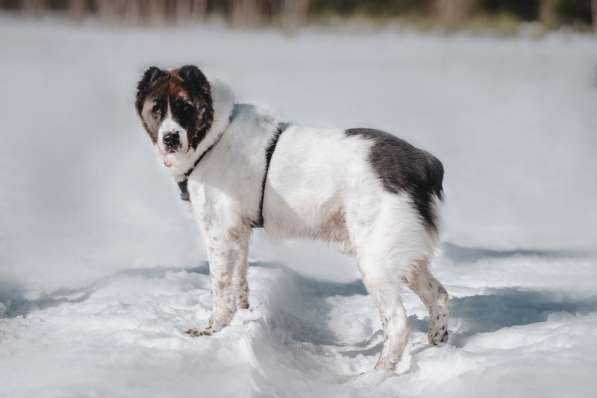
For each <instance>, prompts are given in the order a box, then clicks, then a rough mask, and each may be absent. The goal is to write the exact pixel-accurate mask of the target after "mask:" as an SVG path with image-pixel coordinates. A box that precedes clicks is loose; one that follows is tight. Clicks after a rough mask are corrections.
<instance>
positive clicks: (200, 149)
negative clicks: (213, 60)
mask: <svg viewBox="0 0 597 398" xmlns="http://www.w3.org/2000/svg"><path fill="white" fill-rule="evenodd" d="M210 88H211V96H212V104H213V109H214V118H213V122H212V125H211V127H210V129H209V131H208V132H207V134H205V137H204V138H203V139H202V140H201V142H199V144H198V145H197V148H195V150H193V149H192V148H191V149H190V150H189V152H188V153H187V154H181V155H182V156H180V157H179V158H178V159H177V162H176V163H175V164H173V165H172V167H171V168H170V169H169V171H170V173H171V174H172V175H173V176H174V178H175V179H176V181H182V180H185V179H186V178H187V176H185V173H187V172H188V171H189V170H192V169H193V167H194V165H195V164H196V162H197V160H198V159H199V158H200V157H201V156H202V155H203V154H204V153H205V151H207V150H209V149H210V148H212V147H213V146H214V144H215V143H217V141H218V140H219V139H220V138H221V137H222V134H223V133H224V131H225V130H226V128H227V127H228V124H229V123H230V114H231V113H232V109H233V107H234V94H233V93H232V90H231V89H230V88H229V87H228V86H227V85H226V84H224V83H223V82H220V81H219V80H212V81H210Z"/></svg>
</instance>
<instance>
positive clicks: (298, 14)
mask: <svg viewBox="0 0 597 398" xmlns="http://www.w3.org/2000/svg"><path fill="white" fill-rule="evenodd" d="M280 13H281V22H282V26H283V27H285V28H287V29H290V30H294V29H296V28H298V27H299V26H302V25H304V24H305V23H306V22H307V15H308V13H309V0H282V7H281V10H280Z"/></svg>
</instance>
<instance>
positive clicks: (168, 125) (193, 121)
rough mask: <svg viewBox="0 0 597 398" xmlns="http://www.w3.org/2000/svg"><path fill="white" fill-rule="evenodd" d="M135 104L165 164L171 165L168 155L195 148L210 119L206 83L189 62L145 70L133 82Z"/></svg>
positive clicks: (212, 114) (170, 156) (181, 153)
mask: <svg viewBox="0 0 597 398" xmlns="http://www.w3.org/2000/svg"><path fill="white" fill-rule="evenodd" d="M135 105H136V108H137V113H138V114H139V116H140V117H141V121H142V122H143V127H145V130H146V131H147V134H149V138H150V139H151V141H152V143H153V144H154V146H155V147H156V148H157V150H158V151H159V153H160V155H161V157H162V158H163V160H164V165H166V167H170V166H171V165H172V163H170V161H169V160H168V159H169V158H175V157H176V156H178V155H180V156H186V155H187V154H188V153H189V152H192V151H195V150H196V149H197V145H198V144H199V143H200V142H201V140H202V139H203V138H204V137H205V135H206V134H207V132H208V131H209V129H210V128H211V126H212V123H213V118H214V109H213V103H212V93H211V88H210V85H209V82H208V81H207V79H206V77H205V75H204V74H203V73H202V72H201V71H200V70H199V68H197V67H196V66H193V65H185V66H183V67H181V68H179V69H175V70H169V71H166V70H161V69H159V68H157V67H155V66H152V67H150V68H149V69H147V71H145V74H144V75H143V78H142V79H141V80H140V81H139V84H138V85H137V99H136V101H135Z"/></svg>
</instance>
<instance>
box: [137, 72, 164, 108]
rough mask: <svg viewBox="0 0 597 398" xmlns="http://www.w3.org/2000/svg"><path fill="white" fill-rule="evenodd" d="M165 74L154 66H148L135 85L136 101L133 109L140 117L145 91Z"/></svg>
mask: <svg viewBox="0 0 597 398" xmlns="http://www.w3.org/2000/svg"><path fill="white" fill-rule="evenodd" d="M165 74H166V72H164V71H163V70H161V69H160V68H158V67H156V66H150V67H149V68H148V69H147V70H146V71H145V73H144V74H143V77H142V78H141V80H139V83H138V84H137V99H136V101H135V107H136V108H137V112H138V113H139V115H141V110H142V108H143V100H144V99H145V96H146V95H147V90H148V89H149V87H151V84H152V83H153V82H155V81H156V80H157V79H158V78H160V77H161V76H163V75H165Z"/></svg>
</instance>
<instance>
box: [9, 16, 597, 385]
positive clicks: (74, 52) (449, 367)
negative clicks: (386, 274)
mask: <svg viewBox="0 0 597 398" xmlns="http://www.w3.org/2000/svg"><path fill="white" fill-rule="evenodd" d="M0 50H1V54H2V62H0V76H2V80H1V82H2V90H1V91H0V112H1V114H0V119H1V120H2V127H3V131H5V133H4V134H3V143H2V145H0V182H1V183H2V184H1V186H0V222H1V225H2V226H1V227H0V397H4V396H6V397H81V396H84V397H94V396H100V397H101V396H114V397H138V396H164V397H171V396H173V397H176V396H188V395H189V394H193V395H198V396H259V397H262V396H263V397H296V396H306V395H308V394H311V395H315V396H332V397H334V396H338V397H340V396H342V397H344V396H353V397H360V396H392V397H394V396H401V397H402V396H403V397H409V396H421V397H427V396H435V395H438V394H441V395H442V396H459V397H468V396H471V397H472V396H475V397H476V396H479V395H482V396H487V397H501V396H504V395H506V394H508V395H510V396H514V397H534V396H537V397H550V396H553V397H562V396H566V397H590V396H593V395H594V391H595V387H597V381H596V380H595V377H594V374H595V373H597V355H596V354H597V343H596V340H597V339H596V337H597V289H596V288H597V266H596V262H597V261H596V260H595V256H594V252H593V250H594V247H595V246H594V245H595V243H596V240H597V237H596V236H595V233H594V228H593V226H594V225H596V224H597V212H596V209H595V205H594V201H595V198H596V197H597V183H596V182H597V167H596V166H597V161H596V160H595V156H594V153H595V149H597V146H596V144H597V138H596V137H597V136H596V134H595V132H596V131H597V112H595V105H596V104H597V69H596V66H597V45H596V42H595V40H594V39H593V38H590V37H588V36H576V35H565V34H558V35H552V36H549V37H547V38H545V39H542V40H533V39H526V38H489V37H485V38H472V37H466V36H453V37H447V38H446V37H439V36H433V35H417V34H413V33H401V34H396V32H390V31H386V32H365V33H363V32H361V33H357V34H355V33H349V32H320V31H306V32H303V33H302V34H300V35H299V36H297V37H286V36H283V35H280V34H278V33H275V32H270V31H261V32H252V33H246V32H244V33H243V32H230V31H227V30H225V29H223V28H221V27H217V26H211V27H208V28H182V29H163V30H159V31H146V30H140V29H120V28H118V29H117V28H115V29H112V30H106V29H104V28H101V27H98V26H95V25H93V24H91V23H90V24H88V25H87V26H84V27H82V28H81V27H76V26H69V25H63V24H62V23H60V22H59V21H56V20H51V19H50V20H46V21H42V22H41V23H34V22H32V21H26V20H17V19H12V18H9V17H1V18H0ZM184 62H193V63H197V64H200V65H202V66H203V67H204V68H205V70H206V71H208V72H211V71H214V72H213V73H215V74H216V75H218V76H220V77H222V78H224V79H225V80H227V81H229V82H230V83H231V85H232V86H233V87H234V88H235V89H236V90H237V92H238V93H239V95H240V97H241V98H243V99H248V100H252V101H255V102H258V103H261V104H267V105H270V106H272V107H273V108H274V109H275V110H276V111H277V112H279V113H280V114H281V115H283V116H285V117H288V118H289V119H291V120H296V121H301V122H304V123H306V124H311V125H323V126H346V127H354V126H359V125H367V126H372V127H378V128H383V129H387V130H390V131H396V132H398V134H399V135H400V136H402V137H404V138H406V139H408V140H410V141H412V142H413V143H415V144H417V145H420V146H422V147H424V148H427V149H429V150H431V151H432V152H433V153H435V154H437V155H438V157H440V159H442V160H443V162H444V164H445V165H446V170H447V175H446V185H447V196H448V201H447V203H446V214H445V225H446V229H445V231H446V232H445V241H446V242H448V243H445V244H444V245H443V247H442V252H441V254H440V256H439V257H438V258H437V259H436V261H435V263H434V270H435V273H436V275H437V276H438V277H439V279H441V280H442V281H443V282H444V283H445V284H446V286H447V288H448V291H449V292H450V294H451V296H452V300H451V310H452V314H453V318H452V320H451V324H450V331H451V339H450V342H449V344H448V345H447V346H444V347H441V348H432V347H428V346H427V345H426V344H425V325H426V316H425V313H424V311H423V307H422V305H421V303H420V302H419V301H418V300H417V299H416V298H415V297H414V296H413V295H412V294H410V293H409V292H405V294H404V297H405V301H406V305H407V307H408V310H409V314H410V315H411V318H410V319H411V328H412V332H413V334H412V338H411V343H410V346H409V348H408V352H407V354H406V356H405V359H404V361H403V363H402V364H401V369H400V373H401V375H400V376H399V377H387V376H386V375H384V374H381V373H379V372H375V371H372V368H373V365H374V363H375V360H376V357H377V354H378V353H379V351H380V349H381V336H380V333H379V324H378V320H377V317H376V316H375V313H374V310H373V309H372V307H371V305H370V303H369V301H368V299H367V297H366V295H365V291H364V288H363V285H362V284H361V282H360V281H359V280H358V274H357V272H356V267H354V264H352V262H351V260H349V259H347V258H345V257H343V256H340V255H338V254H336V253H335V252H333V251H331V250H329V249H327V248H325V247H323V246H322V245H317V244H310V243H305V242H272V241H270V240H268V239H267V238H266V237H265V236H263V234H261V233H258V234H257V236H256V237H255V238H256V239H255V241H256V242H255V244H254V245H253V247H252V259H253V260H252V264H251V267H250V271H249V276H250V284H251V303H252V308H251V310H249V311H243V312H241V313H240V314H239V315H238V316H237V317H236V318H235V320H234V324H233V325H232V326H231V327H229V328H227V329H226V330H224V331H222V332H221V333H219V334H217V335H215V336H211V337H209V338H200V339H191V338H188V337H186V336H185V335H184V334H182V333H181V331H183V330H185V328H187V327H189V326H193V325H197V324H201V323H202V322H205V321H206V319H207V316H208V309H209V300H210V298H209V294H208V290H207V278H208V277H207V264H206V263H205V262H204V260H203V259H204V254H203V251H202V249H201V244H200V242H199V240H198V238H197V234H196V232H195V229H194V227H193V225H192V221H191V220H190V217H189V216H188V213H187V212H186V209H184V207H183V206H182V205H181V204H180V203H179V201H178V199H177V194H176V188H175V186H174V184H172V182H171V181H170V180H169V179H168V178H167V177H166V176H165V175H164V174H163V173H160V171H159V167H158V166H157V165H156V162H155V161H154V160H153V158H152V156H153V154H152V152H151V150H150V148H149V144H148V142H147V138H146V137H145V136H144V133H143V132H142V131H141V128H140V126H139V123H138V121H137V120H136V117H135V114H134V112H133V109H132V101H133V95H134V85H135V82H136V80H137V79H138V77H139V75H140V73H142V71H143V69H144V68H145V67H146V66H147V65H150V64H153V63H155V64H158V65H161V66H176V65H178V64H181V63H184ZM364 99H366V100H364Z"/></svg>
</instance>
